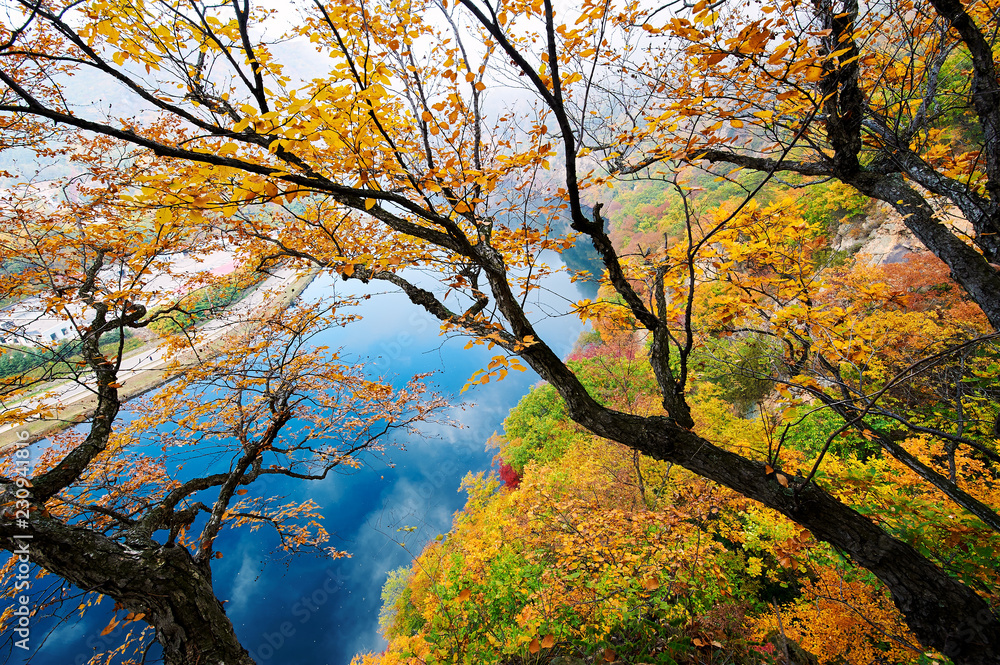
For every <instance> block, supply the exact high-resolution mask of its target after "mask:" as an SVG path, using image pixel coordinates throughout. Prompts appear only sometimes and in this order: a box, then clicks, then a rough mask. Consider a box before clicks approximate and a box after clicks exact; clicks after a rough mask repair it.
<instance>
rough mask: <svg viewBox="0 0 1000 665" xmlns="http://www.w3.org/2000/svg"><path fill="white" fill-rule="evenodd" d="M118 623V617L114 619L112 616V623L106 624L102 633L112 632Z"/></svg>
mask: <svg viewBox="0 0 1000 665" xmlns="http://www.w3.org/2000/svg"><path fill="white" fill-rule="evenodd" d="M117 625H118V619H114V618H112V619H111V623H109V624H108V625H107V626H106V627H105V628H104V630H102V631H101V635H107V634H109V633H110V632H111V631H112V630H114V629H115V626H117Z"/></svg>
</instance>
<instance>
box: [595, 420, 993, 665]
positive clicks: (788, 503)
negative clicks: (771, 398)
mask: <svg viewBox="0 0 1000 665" xmlns="http://www.w3.org/2000/svg"><path fill="white" fill-rule="evenodd" d="M581 420H589V418H587V417H586V416H584V418H582V419H581ZM583 424H584V426H589V425H590V424H589V423H583ZM612 426H613V430H611V431H607V432H603V433H602V435H603V436H605V437H606V438H610V439H613V440H616V441H618V442H620V443H624V444H626V445H631V446H633V447H635V448H636V449H638V450H640V451H642V452H643V453H645V454H647V455H649V456H651V457H654V458H656V459H661V460H665V461H668V462H673V463H675V464H679V465H681V466H683V467H684V468H686V469H688V470H690V471H692V472H694V473H697V474H698V475H700V476H703V477H705V478H708V479H710V480H713V481H715V482H717V483H719V484H721V485H725V486H726V487H729V488H731V489H733V490H735V491H737V492H739V493H740V494H743V495H744V496H747V497H749V498H751V499H755V500H756V501H759V502H761V503H762V504H764V505H765V506H767V507H769V508H772V509H774V510H777V511H778V512H780V513H782V514H783V515H785V516H786V517H788V518H789V519H791V520H793V521H794V522H796V523H797V524H800V525H802V526H803V527H805V528H807V529H808V530H809V531H810V532H811V533H812V534H813V535H814V536H815V537H816V538H817V539H819V540H822V541H825V542H828V543H830V544H831V545H833V546H834V547H836V548H838V549H839V550H841V551H842V552H845V553H846V554H848V555H849V556H850V557H851V558H852V559H853V560H854V561H855V563H857V565H859V566H862V567H864V568H867V569H868V570H870V571H871V572H872V573H874V574H875V575H876V576H877V577H878V578H879V579H880V580H881V581H882V583H883V584H885V585H886V587H887V588H888V589H889V592H890V593H891V594H892V600H893V602H894V603H895V604H896V607H897V608H899V611H900V612H902V613H903V615H904V616H905V617H906V622H907V625H908V626H909V627H910V629H911V630H912V631H913V632H914V634H916V635H917V637H918V638H919V639H920V641H921V642H922V643H923V644H925V645H927V646H929V647H933V648H935V649H938V650H940V651H941V652H942V653H943V654H945V655H946V656H948V657H949V658H951V659H952V660H953V661H954V662H955V663H956V665H987V664H992V665H995V664H996V662H997V658H998V656H1000V621H998V620H997V618H996V617H995V616H994V615H993V613H992V612H991V611H990V608H989V605H988V604H987V603H986V601H984V600H983V599H982V598H981V597H979V596H978V595H977V594H976V593H975V592H973V591H972V590H971V589H969V588H968V587H966V586H964V585H962V584H961V583H959V582H958V581H957V580H955V579H954V578H952V577H951V576H949V575H948V574H947V573H946V572H945V571H943V570H941V569H940V568H938V567H937V566H936V565H934V564H933V563H932V562H931V561H929V560H928V559H927V558H925V557H924V556H922V555H921V554H920V553H919V552H917V551H916V550H915V549H914V548H913V547H911V546H910V545H908V544H906V543H904V542H902V541H900V540H898V539H896V538H893V537H892V536H890V535H889V534H887V533H886V532H885V531H884V530H883V529H882V528H880V527H879V526H878V525H876V524H875V523H874V522H872V521H871V520H869V519H868V518H866V517H864V516H863V515H861V514H860V513H858V512H857V511H855V510H854V509H852V508H851V507H850V506H847V505H846V504H844V503H842V502H841V501H839V500H837V499H836V498H834V497H832V496H831V495H829V494H827V493H826V492H824V491H823V490H821V489H819V488H818V487H816V486H815V485H814V484H810V485H809V486H808V487H807V488H805V489H803V490H801V491H800V492H799V493H798V494H796V492H795V491H794V488H795V486H796V480H798V481H800V482H801V480H802V479H794V478H793V479H790V480H791V482H790V487H789V488H785V487H782V486H781V485H780V484H778V482H777V480H775V478H774V476H773V474H772V475H771V476H768V475H767V474H766V472H765V469H764V464H763V463H761V462H753V461H751V460H748V459H746V458H744V457H741V456H740V455H736V454H734V453H731V452H728V451H726V450H723V449H721V448H718V447H717V446H715V445H713V444H711V443H710V442H708V441H706V440H705V439H702V438H701V437H699V436H697V435H695V434H694V433H692V432H690V431H687V430H684V429H681V428H679V427H676V426H675V425H671V424H670V423H669V422H668V421H667V420H666V419H665V418H646V419H643V418H638V417H633V416H627V415H625V414H615V415H614V418H613V419H612Z"/></svg>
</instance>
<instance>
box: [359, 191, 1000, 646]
mask: <svg viewBox="0 0 1000 665" xmlns="http://www.w3.org/2000/svg"><path fill="white" fill-rule="evenodd" d="M695 177H696V179H697V180H698V181H699V184H701V183H704V184H706V185H707V186H706V187H705V194H704V195H703V198H702V199H701V200H702V201H705V202H706V204H705V205H704V207H705V208H706V209H713V210H716V211H719V210H720V209H721V211H722V212H721V213H719V212H716V214H727V213H728V210H727V208H729V209H731V208H732V206H733V205H734V202H733V198H734V197H733V196H732V194H731V193H730V195H729V196H728V197H727V194H726V192H727V190H729V192H732V191H733V189H736V186H735V185H732V184H731V183H725V184H722V185H721V186H720V185H719V183H717V182H716V183H715V184H714V185H713V184H709V182H708V181H710V180H711V179H710V178H706V177H704V175H702V176H701V177H700V178H698V177H697V176H695ZM655 201H661V202H660V203H659V204H654V203H652V202H655ZM757 202H758V203H757V204H756V205H754V206H751V207H750V208H751V209H750V210H749V211H748V212H746V213H745V214H743V215H742V217H741V218H740V221H739V223H737V224H735V225H734V226H733V229H734V230H733V231H732V233H731V235H728V236H727V235H726V234H722V235H720V236H719V237H718V238H717V244H718V245H719V247H718V248H717V250H716V251H715V252H714V253H713V259H712V260H713V261H715V262H720V263H722V262H724V263H726V265H727V268H728V269H727V270H726V271H725V273H724V275H725V276H724V278H720V280H719V281H717V282H715V283H712V284H706V285H705V286H704V287H703V288H702V289H701V290H700V291H699V297H698V298H697V299H696V301H695V311H694V313H693V315H694V316H696V317H697V319H696V320H697V321H698V328H699V331H700V338H699V344H698V349H697V351H695V352H694V354H693V356H692V359H691V364H692V367H693V368H694V370H693V373H692V378H691V380H692V393H691V402H692V415H693V418H694V422H695V424H694V429H696V430H697V431H699V432H701V433H704V434H705V436H707V437H709V438H711V439H712V440H713V441H718V442H722V445H724V446H725V448H727V449H729V450H732V451H734V452H738V453H740V454H744V455H752V456H755V457H759V458H764V459H767V460H768V462H769V463H768V467H767V473H768V474H770V475H773V477H774V478H775V480H776V482H778V483H779V484H781V485H782V486H785V487H787V486H788V485H789V478H790V477H791V476H798V477H809V478H810V479H811V481H812V482H816V483H818V484H820V485H822V486H823V487H825V488H827V489H828V490H829V491H831V492H832V493H833V494H834V495H836V496H837V497H838V498H841V499H842V500H844V501H845V502H847V503H849V504H850V505H851V506H853V507H854V508H855V509H857V510H858V511H859V512H861V513H862V514H864V515H869V516H871V517H873V518H875V519H877V520H878V521H879V523H880V524H882V525H883V526H884V527H885V528H886V529H887V530H889V532H890V533H892V534H894V535H896V536H897V537H900V538H902V539H904V540H906V541H907V542H910V543H912V544H914V545H915V546H916V547H917V548H918V550H920V551H922V552H924V553H926V554H927V555H928V556H932V557H934V558H936V559H938V560H942V559H943V560H945V561H946V562H947V569H948V570H949V572H950V573H951V574H953V575H955V576H956V577H957V578H959V579H961V580H962V581H963V582H964V583H966V584H968V585H970V586H973V587H974V588H977V589H979V590H980V591H981V592H982V593H985V594H987V596H988V597H990V598H992V599H994V602H995V601H996V600H997V598H998V596H997V594H998V591H1000V578H998V575H997V569H996V566H995V562H996V560H997V557H998V555H1000V550H998V548H1000V537H998V535H997V533H996V532H995V531H993V530H991V529H989V528H987V527H986V526H985V525H984V524H983V523H982V522H980V521H979V520H977V519H976V518H974V517H972V516H970V515H962V514H960V513H958V512H956V510H955V508H954V507H953V506H949V505H947V504H944V503H943V502H942V501H941V500H940V498H939V496H938V495H937V493H936V492H935V491H933V490H931V489H929V488H927V487H925V486H922V478H921V477H920V475H918V472H917V471H915V470H914V469H912V468H908V467H907V465H906V464H904V463H902V462H900V461H899V460H897V459H894V458H893V456H892V455H891V454H887V453H886V452H884V451H883V450H882V449H881V447H880V445H879V443H878V441H877V440H876V436H875V435H874V434H872V433H869V432H866V431H861V432H860V433H859V432H855V431H850V430H849V429H847V428H845V421H844V420H843V419H841V418H839V417H838V416H837V415H836V413H835V412H834V410H833V409H831V408H824V404H823V400H822V399H818V398H817V396H816V395H811V394H810V388H811V387H812V386H810V385H809V382H804V383H803V384H801V385H799V386H791V385H790V383H791V381H790V380H791V379H792V378H793V377H792V376H790V373H789V372H788V370H787V369H783V368H785V367H787V364H786V363H787V358H783V353H784V351H785V349H783V348H782V345H781V344H780V343H779V342H778V341H777V340H776V336H774V335H773V334H769V330H768V327H769V326H774V325H776V324H778V322H779V321H780V320H781V319H782V318H783V317H787V316H789V315H792V314H790V309H791V308H794V307H796V306H797V305H796V304H795V303H793V302H785V303H782V304H779V303H778V302H775V301H774V299H773V298H772V295H773V294H774V293H780V288H777V291H771V292H769V289H771V288H775V287H780V286H781V285H782V284H784V283H785V282H786V281H787V280H794V281H795V282H796V283H797V284H799V285H800V286H805V285H808V287H807V288H808V292H809V293H810V294H811V297H810V299H813V300H812V306H813V312H812V316H813V317H814V320H813V321H812V322H811V325H814V326H816V327H817V328H820V327H822V328H823V330H824V331H825V333H826V334H827V335H829V339H828V340H826V343H828V344H829V345H830V349H831V351H832V352H833V353H835V354H839V356H840V362H841V366H842V367H845V369H846V367H850V368H851V369H847V370H846V371H848V372H849V371H852V370H853V371H854V372H857V373H858V374H857V375H856V376H853V377H850V378H849V379H847V380H845V381H844V386H842V387H846V386H848V385H850V387H849V388H848V389H849V390H854V389H855V386H857V385H860V382H861V381H864V382H865V384H866V389H867V390H868V391H870V392H882V391H884V393H885V399H884V401H883V403H882V404H881V405H880V406H879V407H878V408H879V411H880V414H881V415H880V417H877V418H874V419H873V424H874V426H875V427H877V428H882V429H883V430H884V431H885V432H887V433H888V435H889V436H892V437H894V438H895V439H897V440H898V441H900V442H901V443H902V445H903V446H905V447H906V449H907V450H909V451H910V452H911V453H912V454H913V455H914V456H915V457H916V458H917V459H918V460H919V461H920V463H922V464H924V465H926V466H927V467H928V468H930V469H933V470H934V472H936V473H939V474H941V475H943V476H946V477H950V478H952V479H954V478H956V477H961V478H964V479H966V483H968V487H970V491H971V492H972V493H973V494H974V495H975V497H976V499H978V500H980V501H982V502H984V503H985V504H987V505H989V506H991V507H996V506H1000V494H998V490H997V480H998V469H997V466H996V456H997V455H996V448H995V443H994V442H995V438H994V437H995V432H994V423H995V422H996V419H997V418H998V417H1000V412H998V411H997V407H996V401H995V400H996V397H997V395H996V388H995V386H996V385H997V377H998V374H1000V349H998V348H997V347H996V346H995V345H987V346H984V347H979V348H974V347H973V348H969V349H968V350H967V351H960V352H958V354H957V355H956V356H954V357H950V358H948V359H947V362H943V363H940V364H938V365H937V366H933V367H930V368H928V369H926V370H924V371H921V369H920V368H914V367H913V366H912V364H911V361H912V359H913V358H915V357H919V356H920V355H922V354H926V353H927V352H928V350H935V349H941V348H944V347H946V346H947V343H948V340H952V339H961V338H963V337H965V336H968V335H970V334H977V333H984V332H987V331H988V330H989V326H988V324H987V322H986V320H985V317H984V316H983V314H982V312H981V310H979V308H978V307H976V306H975V305H974V304H973V303H971V302H969V300H968V298H967V297H965V296H964V295H963V293H962V291H961V289H960V288H959V287H958V286H957V285H956V284H955V283H954V282H953V281H951V280H950V279H949V277H948V270H947V268H946V267H945V266H944V264H943V263H941V262H940V261H939V260H937V259H936V258H934V257H933V256H931V255H930V254H927V253H924V254H921V255H914V254H910V255H907V256H906V257H905V260H903V261H901V262H898V263H893V264H887V265H874V264H873V263H872V260H871V257H868V256H865V255H860V256H857V257H855V256H852V255H850V254H847V253H845V252H841V253H837V252H833V251H831V250H830V247H829V244H830V243H829V240H830V236H832V235H835V234H836V230H837V227H838V225H839V224H840V223H842V222H845V221H846V220H850V219H851V218H854V217H864V216H865V214H866V212H867V211H868V209H869V208H870V207H871V206H870V204H866V203H865V201H864V199H863V198H862V197H859V196H857V195H856V194H851V193H850V192H849V191H844V189H843V188H842V187H840V186H837V185H832V186H818V187H814V188H806V189H804V190H801V191H798V192H793V191H792V190H790V189H789V188H787V187H772V188H770V189H769V190H767V191H765V192H763V193H762V195H761V196H759V197H758V198H757ZM681 206H683V201H682V199H681V198H680V197H679V196H677V195H676V193H675V192H673V191H671V190H670V189H669V188H668V187H665V186H664V183H662V182H657V181H655V180H654V181H643V182H639V183H636V184H635V185H634V186H633V187H629V188H627V189H626V190H625V191H624V193H621V192H619V191H618V190H615V193H614V197H613V198H612V203H611V204H610V205H609V210H614V211H616V215H615V217H612V220H613V221H612V222H611V226H612V234H613V235H615V236H617V237H619V238H622V239H626V240H621V241H620V242H621V243H622V244H623V245H626V246H627V245H629V244H631V245H632V246H633V247H634V246H636V245H637V244H638V245H639V246H640V247H641V246H642V244H644V243H643V239H647V240H648V244H647V248H648V249H647V251H655V249H654V248H661V247H662V238H663V236H664V235H666V236H667V237H668V238H669V236H670V235H672V234H673V235H676V234H678V233H679V232H680V230H681V229H683V223H684V222H683V219H684V217H683V213H678V208H680V207H681ZM619 215H620V217H619ZM618 219H621V220H622V221H621V222H619V221H617V220H618ZM711 219H712V215H711V214H708V215H706V219H705V220H704V222H705V223H707V224H711ZM656 234H660V243H659V245H658V244H657V238H656ZM715 268H716V269H718V268H719V266H718V265H716V266H715ZM752 294H758V295H764V296H767V297H766V298H759V299H757V298H755V299H753V300H751V298H752ZM602 295H605V296H607V295H608V294H607V293H603V294H602ZM748 310H750V311H748ZM603 314H604V315H603V316H600V315H599V316H595V317H593V318H592V319H591V323H592V324H593V332H590V333H587V334H585V335H584V336H583V337H581V339H580V340H579V342H578V345H577V350H576V351H575V352H574V353H573V355H572V356H571V357H570V358H569V361H568V363H567V364H568V365H569V366H570V367H571V368H572V369H573V371H574V372H575V373H576V374H577V376H578V377H580V378H581V380H582V381H583V382H584V385H585V386H586V388H587V389H588V391H589V392H590V393H591V394H592V395H594V396H595V397H596V398H597V399H598V400H599V401H600V402H601V403H602V404H604V405H606V406H609V407H611V408H614V409H617V410H620V411H624V412H627V413H635V414H641V415H647V416H648V415H654V414H663V408H662V404H661V403H660V401H659V400H658V399H657V390H656V381H655V377H654V376H653V372H652V370H651V368H650V365H649V362H648V360H647V350H646V348H645V347H646V346H648V343H649V340H648V339H647V337H646V336H645V335H644V334H643V333H642V332H641V331H639V330H638V329H637V327H636V326H635V325H634V323H635V322H634V321H632V320H630V319H629V318H628V317H621V316H616V314H619V313H618V312H616V310H614V309H611V310H610V311H604V312H603ZM848 316H849V317H850V320H851V323H850V329H849V330H846V329H844V328H843V327H841V326H840V323H841V322H842V321H843V320H844V319H846V318H847V317H848ZM851 359H853V363H852V360H851ZM861 373H863V375H864V376H862V375H861ZM800 380H801V377H800ZM816 381H817V383H815V384H814V386H815V388H816V389H819V390H822V389H823V388H821V387H820V383H819V381H820V379H818V378H817V380H816ZM826 381H827V382H829V381H830V378H829V377H827V379H826ZM883 409H884V411H882V410H883ZM900 417H903V418H907V419H909V420H910V421H911V422H915V423H920V424H923V425H926V426H928V427H930V428H943V429H946V430H952V429H953V428H958V430H959V431H960V432H962V433H964V434H965V435H966V436H968V437H970V439H972V440H973V441H975V442H977V443H976V445H977V446H979V447H980V449H978V450H977V449H976V448H975V447H963V448H961V449H960V448H958V447H957V446H949V445H948V444H947V443H944V444H942V443H941V442H940V441H937V442H936V441H934V440H933V439H932V438H930V437H927V436H921V435H920V434H919V433H915V434H912V435H904V434H902V433H900V432H899V430H895V428H894V426H893V419H895V418H900ZM489 445H491V446H495V447H496V448H498V452H497V455H496V459H495V467H496V468H495V470H494V472H493V473H490V474H476V475H472V474H470V475H469V476H468V477H467V478H466V480H465V484H464V485H463V489H464V490H465V491H466V492H468V495H469V498H468V502H467V504H466V507H465V509H464V511H462V512H461V513H460V514H458V515H456V518H455V523H454V526H453V529H452V530H451V531H450V532H449V533H447V534H443V535H442V536H439V537H438V540H437V542H432V543H431V544H429V545H428V546H427V547H426V549H424V551H423V552H421V553H420V554H419V556H418V557H417V558H416V559H415V560H414V562H413V565H412V566H411V567H409V568H405V569H400V570H398V571H394V572H393V573H391V574H390V577H389V579H388V581H387V583H386V586H385V588H384V590H383V603H384V606H383V615H382V626H383V630H384V632H385V635H386V637H387V639H388V640H389V647H388V650H387V651H386V652H384V653H382V654H380V655H377V656H374V655H369V656H365V657H363V658H360V659H359V660H358V662H359V663H365V664H366V665H374V664H376V663H378V664H382V665H388V664H390V663H435V662H476V663H479V662H483V663H491V662H495V663H521V662H523V663H544V662H553V663H564V664H568V663H591V662H618V661H620V662H626V663H774V662H788V659H789V658H790V659H791V662H796V663H799V664H800V665H805V664H806V663H822V664H827V663H832V664H846V663H851V664H855V663H856V664H859V665H860V664H867V663H925V664H929V663H933V662H939V663H940V662H947V660H946V659H945V658H944V657H943V656H942V655H941V654H939V653H936V652H935V651H933V650H927V649H924V648H921V647H920V646H919V641H918V640H917V639H916V638H915V637H914V636H913V635H912V634H911V633H910V632H909V630H908V629H907V628H906V625H905V621H904V620H903V618H902V617H901V616H900V614H899V613H898V611H897V610H896V609H895V607H894V606H893V604H892V602H891V600H890V598H889V594H888V592H887V590H886V589H885V587H884V586H883V585H882V584H881V583H879V581H878V579H877V578H875V577H874V576H873V575H871V574H870V573H869V572H867V571H865V570H864V569H862V568H858V567H857V566H855V565H853V564H852V563H851V561H850V560H849V559H848V558H846V557H845V556H844V555H843V553H842V552H840V551H838V550H837V548H835V547H831V546H830V545H828V544H825V543H820V542H817V541H816V540H815V539H814V538H813V537H811V536H810V534H809V532H808V531H805V530H803V529H802V528H801V527H798V526H797V525H796V524H795V523H793V522H792V521H790V520H788V519H785V518H783V517H781V516H779V515H776V514H775V513H773V512H771V511H768V510H765V509H762V507H761V506H760V505H759V504H757V503H755V502H753V501H749V500H747V499H746V498H745V497H742V496H740V495H739V494H737V493H734V492H732V491H731V490H728V489H726V488H724V487H720V486H718V485H716V484H714V483H711V482H707V481H705V480H704V479H702V478H699V477H698V476H696V475H693V474H691V473H690V472H688V471H685V470H684V469H683V468H680V467H678V466H677V465H674V464H671V463H668V462H664V461H660V460H655V459H652V458H650V457H647V456H645V455H642V454H640V453H638V452H636V451H635V450H631V449H629V448H628V447H626V446H622V445H621V444H618V443H615V442H613V441H609V440H606V439H602V438H600V437H596V436H594V435H592V434H590V433H589V432H587V431H586V430H584V429H583V428H581V427H579V426H577V425H575V424H574V423H573V422H572V420H571V419H570V418H569V416H568V413H567V409H566V407H565V404H564V403H563V401H562V399H561V398H560V396H559V395H558V393H557V392H556V391H555V390H554V389H553V388H552V387H551V386H550V385H548V384H544V383H542V384H539V385H538V386H536V387H535V388H534V389H533V390H532V392H531V393H530V394H529V395H527V396H526V397H524V398H523V399H522V400H521V402H520V403H519V404H518V406H517V408H515V409H514V410H513V411H511V413H510V414H509V415H508V417H507V420H506V421H505V426H504V431H503V434H502V435H498V436H496V437H494V439H492V440H491V441H490V442H489ZM819 458H821V459H822V460H823V463H822V467H820V468H814V467H815V466H816V465H817V464H818V459H819ZM973 543H974V544H973ZM786 649H787V650H788V651H787V652H786V651H785V650H786Z"/></svg>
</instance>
